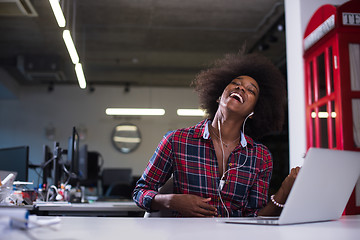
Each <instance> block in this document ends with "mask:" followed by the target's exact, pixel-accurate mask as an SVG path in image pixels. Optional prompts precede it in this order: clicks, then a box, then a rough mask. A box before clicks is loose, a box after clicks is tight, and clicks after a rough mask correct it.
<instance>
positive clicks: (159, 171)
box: [133, 120, 272, 217]
mask: <svg viewBox="0 0 360 240" xmlns="http://www.w3.org/2000/svg"><path fill="white" fill-rule="evenodd" d="M210 123H211V121H210V120H203V121H201V122H200V123H198V124H197V125H196V126H193V127H190V128H185V129H178V130H175V131H171V132H168V133H167V134H166V135H165V136H164V137H163V139H162V140H161V142H160V143H159V145H158V147H157V149H156V151H155V153H154V155H153V156H152V158H151V159H150V161H149V163H148V165H147V167H146V169H145V171H144V173H143V175H142V176H141V178H140V179H139V181H138V182H137V184H136V187H135V189H134V192H133V199H134V201H135V202H136V204H137V205H138V206H140V207H141V208H143V209H145V210H146V211H149V212H150V211H151V201H152V199H153V198H154V196H155V195H156V194H157V193H158V189H159V187H161V186H162V185H163V184H164V183H165V182H166V181H167V180H168V179H169V177H170V176H171V175H172V174H173V178H174V193H181V194H194V195H198V196H201V197H203V198H209V197H210V198H211V201H210V202H209V204H211V205H213V206H216V208H217V210H218V213H219V215H220V216H226V210H225V209H224V206H223V205H222V203H221V200H220V197H219V194H218V188H219V181H220V178H221V176H220V174H219V166H218V162H217V158H216V154H215V150H214V145H213V143H212V141H211V138H210V136H209V132H208V127H207V126H208V124H210ZM245 138H246V140H245ZM246 144H247V149H248V150H247V152H248V158H247V160H246V163H245V165H244V166H243V167H241V168H236V166H240V165H242V164H243V163H244V161H245V159H246V148H245V147H244V146H245V145H246ZM227 169H230V171H229V172H228V174H227V177H226V178H225V180H226V182H225V185H224V186H223V188H222V190H221V197H222V200H223V201H224V204H225V205H226V208H227V210H228V211H229V213H230V216H232V217H241V216H256V215H257V212H258V211H259V210H260V209H261V208H263V207H264V206H265V205H266V203H267V195H268V189H269V182H270V178H271V173H272V157H271V154H270V152H269V150H268V149H267V148H266V147H265V146H264V145H262V144H259V143H256V142H254V141H253V139H252V138H250V137H248V136H246V137H244V135H242V140H241V144H238V146H237V147H236V148H235V149H234V151H233V152H232V153H231V154H230V156H229V159H228V162H227ZM174 214H175V215H179V214H178V213H174Z"/></svg>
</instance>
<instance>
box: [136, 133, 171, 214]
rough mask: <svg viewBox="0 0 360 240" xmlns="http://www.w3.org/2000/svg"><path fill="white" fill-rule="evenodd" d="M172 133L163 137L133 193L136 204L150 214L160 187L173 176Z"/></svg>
mask: <svg viewBox="0 0 360 240" xmlns="http://www.w3.org/2000/svg"><path fill="white" fill-rule="evenodd" d="M172 133H173V132H168V133H167V134H166V135H165V136H164V137H163V139H162V140H161V142H160V143H159V145H158V147H157V148H156V150H155V153H154V154H153V156H152V157H151V159H150V160H149V162H148V164H147V167H146V169H145V171H144V173H143V174H142V176H141V178H140V179H139V180H138V182H137V184H136V187H135V189H134V191H133V199H134V201H135V203H136V204H137V205H138V206H139V207H141V208H143V209H145V210H146V211H148V212H151V211H152V210H151V202H152V200H153V198H154V197H155V196H156V194H158V189H159V187H161V186H162V185H164V183H165V182H166V181H167V180H168V179H169V178H170V176H171V174H172V168H173V159H172V144H171V137H172Z"/></svg>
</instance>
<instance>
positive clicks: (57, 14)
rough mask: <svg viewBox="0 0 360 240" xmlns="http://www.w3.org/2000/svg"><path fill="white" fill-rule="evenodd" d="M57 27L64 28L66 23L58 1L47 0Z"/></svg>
mask: <svg viewBox="0 0 360 240" xmlns="http://www.w3.org/2000/svg"><path fill="white" fill-rule="evenodd" d="M49 2H50V5H51V8H52V10H53V12H54V15H55V18H56V21H57V23H58V25H59V27H65V25H66V21H65V17H64V14H63V12H62V10H61V7H60V4H59V1H58V0H49Z"/></svg>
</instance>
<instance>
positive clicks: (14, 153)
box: [0, 146, 29, 182]
mask: <svg viewBox="0 0 360 240" xmlns="http://www.w3.org/2000/svg"><path fill="white" fill-rule="evenodd" d="M28 168H29V146H20V147H11V148H3V149H0V170H6V171H13V172H17V175H16V178H15V180H16V181H24V182H27V181H28Z"/></svg>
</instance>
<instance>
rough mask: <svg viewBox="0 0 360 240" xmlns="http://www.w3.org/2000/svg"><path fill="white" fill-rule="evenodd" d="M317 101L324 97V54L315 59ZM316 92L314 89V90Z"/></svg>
mask: <svg viewBox="0 0 360 240" xmlns="http://www.w3.org/2000/svg"><path fill="white" fill-rule="evenodd" d="M316 64H317V75H318V81H317V82H318V86H319V93H318V94H319V99H320V98H323V97H325V96H326V78H325V54H324V53H322V54H320V55H319V56H318V57H317V58H316ZM314 90H315V91H316V89H314Z"/></svg>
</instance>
